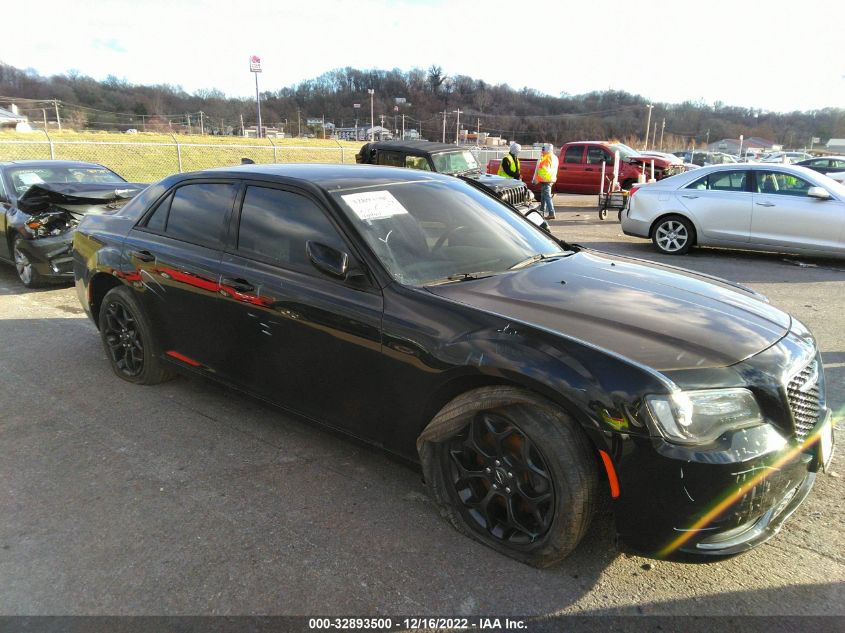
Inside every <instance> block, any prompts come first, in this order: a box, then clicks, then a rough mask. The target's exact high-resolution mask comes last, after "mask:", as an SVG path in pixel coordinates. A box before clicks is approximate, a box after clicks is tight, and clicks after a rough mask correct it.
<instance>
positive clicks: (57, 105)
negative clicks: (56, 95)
mask: <svg viewBox="0 0 845 633" xmlns="http://www.w3.org/2000/svg"><path fill="white" fill-rule="evenodd" d="M53 107H54V108H55V109H56V123H58V125H59V132H61V131H62V118H61V117H60V116H59V101H58V100H57V99H53Z"/></svg>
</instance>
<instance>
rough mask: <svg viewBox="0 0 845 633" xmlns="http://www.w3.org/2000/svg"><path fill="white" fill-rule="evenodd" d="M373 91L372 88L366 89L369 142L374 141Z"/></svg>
mask: <svg viewBox="0 0 845 633" xmlns="http://www.w3.org/2000/svg"><path fill="white" fill-rule="evenodd" d="M375 92H376V91H375V90H373V89H372V88H367V93H368V94H369V95H370V141H371V142H372V141H374V140H376V130H375V127H376V117H375V115H374V114H373V95H374V94H375Z"/></svg>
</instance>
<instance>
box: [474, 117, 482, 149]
mask: <svg viewBox="0 0 845 633" xmlns="http://www.w3.org/2000/svg"><path fill="white" fill-rule="evenodd" d="M475 144H476V145H481V119H476V120H475Z"/></svg>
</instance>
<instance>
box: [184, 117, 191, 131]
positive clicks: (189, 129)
mask: <svg viewBox="0 0 845 633" xmlns="http://www.w3.org/2000/svg"><path fill="white" fill-rule="evenodd" d="M185 121H186V122H187V124H188V134H190V133H191V115H190V114H186V115H185Z"/></svg>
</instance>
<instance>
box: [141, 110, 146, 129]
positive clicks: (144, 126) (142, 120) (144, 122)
mask: <svg viewBox="0 0 845 633" xmlns="http://www.w3.org/2000/svg"><path fill="white" fill-rule="evenodd" d="M141 131H142V132H146V131H147V119H146V118H145V116H144V115H143V114H142V115H141Z"/></svg>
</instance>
